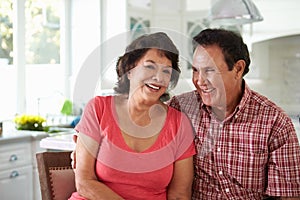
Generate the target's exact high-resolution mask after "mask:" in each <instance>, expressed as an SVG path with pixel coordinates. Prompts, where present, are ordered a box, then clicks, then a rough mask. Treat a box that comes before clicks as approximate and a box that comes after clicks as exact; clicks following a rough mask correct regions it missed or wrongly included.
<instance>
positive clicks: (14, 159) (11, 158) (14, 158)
mask: <svg viewBox="0 0 300 200" xmlns="http://www.w3.org/2000/svg"><path fill="white" fill-rule="evenodd" d="M16 160H18V156H17V155H16V154H13V155H11V156H10V158H9V161H10V162H12V161H16Z"/></svg>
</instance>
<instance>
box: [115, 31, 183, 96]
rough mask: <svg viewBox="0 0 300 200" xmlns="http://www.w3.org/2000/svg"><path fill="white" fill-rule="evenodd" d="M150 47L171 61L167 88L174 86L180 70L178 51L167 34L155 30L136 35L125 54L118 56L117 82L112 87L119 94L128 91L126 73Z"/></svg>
mask: <svg viewBox="0 0 300 200" xmlns="http://www.w3.org/2000/svg"><path fill="white" fill-rule="evenodd" d="M150 49H158V50H159V51H160V53H161V54H162V56H165V57H166V58H168V59H169V60H170V61H171V62H172V69H173V71H172V75H171V80H170V84H169V88H170V89H171V88H174V87H175V86H176V84H177V82H178V79H179V74H180V72H181V71H180V68H179V64H178V63H179V51H178V50H177V48H176V46H175V45H174V43H173V42H172V40H171V39H170V38H169V37H168V35H167V34H165V33H163V32H157V33H152V34H145V35H142V36H140V37H138V38H137V39H135V40H134V41H132V42H131V43H130V44H129V45H128V46H127V48H126V51H125V54H124V55H123V56H120V57H119V59H118V61H117V64H116V71H117V75H118V82H117V85H116V87H115V88H114V90H115V92H117V93H120V94H128V93H129V87H130V85H129V80H128V78H127V73H128V72H129V71H130V70H131V69H133V68H134V67H136V65H137V63H138V62H139V61H140V59H141V58H142V57H143V56H144V55H145V54H146V53H147V51H148V50H150ZM166 96H168V94H164V95H163V97H161V99H162V98H163V99H165V98H167V97H166Z"/></svg>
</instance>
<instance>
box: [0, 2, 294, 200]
mask: <svg viewBox="0 0 300 200" xmlns="http://www.w3.org/2000/svg"><path fill="white" fill-rule="evenodd" d="M216 1H217V0H0V91H1V100H0V102H1V103H0V122H3V133H4V134H3V137H1V136H0V194H1V197H0V198H1V199H3V198H4V200H5V199H20V198H22V199H28V200H32V199H40V191H39V181H38V176H37V169H36V162H35V159H34V158H35V153H36V152H38V151H40V150H42V148H41V146H40V140H41V139H42V138H44V137H46V136H47V134H45V133H36V134H32V133H28V132H26V133H25V132H17V131H16V129H15V127H14V124H13V123H12V119H13V118H14V117H15V115H16V114H24V113H25V114H34V115H41V116H43V117H46V119H47V120H48V121H47V123H49V124H50V125H53V124H54V125H55V124H66V123H69V122H70V121H71V120H72V119H73V118H74V117H75V116H77V115H80V113H81V111H82V108H83V106H84V104H85V102H86V101H87V100H88V99H89V98H91V97H92V96H93V95H96V94H104V95H105V94H110V93H111V88H112V87H113V86H114V83H115V81H116V76H115V72H114V64H115V62H116V59H117V57H118V56H119V55H120V54H121V53H122V52H123V50H124V48H125V46H126V44H127V42H128V41H129V40H131V39H132V38H134V37H136V36H138V35H139V34H142V33H145V32H151V31H158V30H162V31H165V32H167V33H168V34H169V35H170V36H171V37H172V38H173V40H174V42H175V43H176V44H177V46H178V47H179V49H180V52H181V54H182V57H181V66H182V76H181V79H180V82H179V84H178V86H177V87H176V89H175V90H174V91H173V94H178V93H181V92H185V91H190V90H192V89H193V88H194V87H193V86H192V84H191V70H190V69H189V67H190V60H191V46H190V43H189V39H190V38H191V37H192V36H194V35H195V34H196V33H198V32H199V31H201V30H202V29H204V28H206V27H209V26H210V25H209V24H208V23H207V21H206V20H205V19H206V17H207V16H208V14H209V10H210V8H211V7H212V5H214V4H215V3H216ZM224 1H227V0H224ZM253 2H254V3H255V5H256V6H257V8H258V10H259V11H260V13H261V15H262V16H263V18H264V19H263V21H260V22H255V23H252V24H245V25H238V26H224V25H221V26H222V27H224V28H229V29H232V30H235V31H239V32H240V33H241V34H242V35H243V37H244V39H245V41H246V43H247V44H248V47H249V49H250V52H251V58H252V63H251V66H250V73H249V74H248V75H247V76H246V77H245V79H246V80H247V82H248V84H249V85H250V87H252V89H254V90H256V91H258V92H260V93H262V94H264V95H266V96H267V97H268V98H270V99H271V100H273V101H274V102H276V103H277V104H278V105H279V106H280V107H282V108H283V109H284V110H285V111H286V112H287V113H288V114H289V115H290V116H291V118H292V120H293V122H294V124H295V127H296V130H297V134H298V137H299V138H300V125H299V114H300V87H299V85H300V79H299V76H300V23H299V22H298V19H300V12H299V10H300V3H299V0H285V1H282V0H253ZM68 100H70V101H71V102H73V111H72V113H71V115H70V116H65V114H63V113H62V112H61V111H62V107H63V104H64V103H65V102H66V101H68ZM4 136H5V137H4ZM44 150H45V149H44ZM16 155H17V156H19V159H17V161H16ZM7 156H8V157H10V158H11V159H12V160H10V161H9V163H8V161H7V159H6V158H7ZM11 161H12V162H11ZM32 172H33V173H32ZM15 188H21V189H20V190H19V191H18V192H15Z"/></svg>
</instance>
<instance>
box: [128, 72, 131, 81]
mask: <svg viewBox="0 0 300 200" xmlns="http://www.w3.org/2000/svg"><path fill="white" fill-rule="evenodd" d="M127 78H128V80H130V78H131V72H130V71H128V72H127Z"/></svg>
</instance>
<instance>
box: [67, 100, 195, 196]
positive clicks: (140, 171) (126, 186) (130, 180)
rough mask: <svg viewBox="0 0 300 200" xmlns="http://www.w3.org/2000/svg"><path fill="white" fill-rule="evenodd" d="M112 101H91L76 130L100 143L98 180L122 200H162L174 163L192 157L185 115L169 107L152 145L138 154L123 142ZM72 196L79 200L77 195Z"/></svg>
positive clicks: (192, 136)
mask: <svg viewBox="0 0 300 200" xmlns="http://www.w3.org/2000/svg"><path fill="white" fill-rule="evenodd" d="M113 101H114V98H113V97H112V96H108V97H100V96H98V97H95V98H93V99H92V100H90V101H89V102H88V104H87V105H86V107H85V110H84V114H83V116H82V119H81V120H80V122H79V124H78V125H77V126H76V127H75V130H76V131H77V132H80V133H83V134H85V135H88V136H89V137H91V138H93V139H94V140H96V141H97V142H98V143H99V144H100V149H99V152H98V158H97V162H96V175H97V177H98V179H99V181H101V182H103V183H104V184H106V185H107V186H108V187H110V188H111V189H112V190H113V191H115V192H116V193H117V194H119V195H120V196H122V197H123V198H124V199H135V200H137V199H143V200H147V199H149V200H153V199H156V200H160V199H161V200H165V199H166V196H167V193H166V191H167V186H168V184H169V183H170V181H171V178H172V175H173V164H174V162H175V161H177V160H181V159H185V158H188V157H191V156H193V155H194V154H195V146H194V143H193V138H194V134H193V133H194V132H193V129H192V126H191V124H190V121H189V120H188V118H187V117H186V115H185V114H183V113H181V112H179V111H177V110H175V109H173V108H171V107H169V109H168V112H167V117H166V120H165V123H164V126H163V128H162V129H161V132H160V133H159V136H158V138H157V140H156V141H155V143H154V144H153V145H152V146H151V147H150V148H148V149H146V150H145V151H143V152H139V153H138V152H135V151H133V150H132V149H131V148H130V147H129V146H128V145H127V144H126V143H125V141H124V138H123V136H122V134H121V131H120V128H119V126H118V123H117V121H118V120H117V118H116V113H115V107H114V102H113ZM72 197H73V199H81V198H80V197H79V195H78V194H77V193H76V194H73V196H72ZM71 199H72V198H71Z"/></svg>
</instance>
